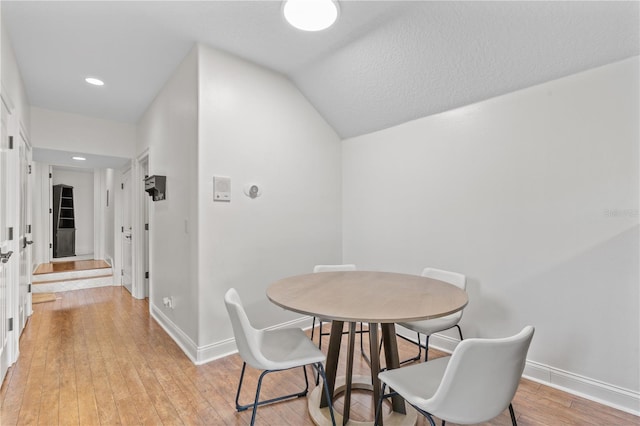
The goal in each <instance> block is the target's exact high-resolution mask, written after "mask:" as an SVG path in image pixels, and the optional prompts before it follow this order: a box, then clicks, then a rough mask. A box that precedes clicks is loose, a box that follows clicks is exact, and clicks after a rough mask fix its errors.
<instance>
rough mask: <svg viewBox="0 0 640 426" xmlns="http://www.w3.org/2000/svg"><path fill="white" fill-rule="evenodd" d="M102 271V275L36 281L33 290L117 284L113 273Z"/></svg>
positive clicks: (57, 289)
mask: <svg viewBox="0 0 640 426" xmlns="http://www.w3.org/2000/svg"><path fill="white" fill-rule="evenodd" d="M110 270H111V269H110V268H109V271H110ZM100 271H102V275H93V276H89V277H77V278H70V279H64V280H50V281H34V282H33V286H32V287H31V291H32V292H33V293H56V292H59V291H70V290H80V289H85V288H94V287H106V286H112V285H116V279H115V277H114V276H113V274H105V273H104V269H100ZM34 277H35V276H34Z"/></svg>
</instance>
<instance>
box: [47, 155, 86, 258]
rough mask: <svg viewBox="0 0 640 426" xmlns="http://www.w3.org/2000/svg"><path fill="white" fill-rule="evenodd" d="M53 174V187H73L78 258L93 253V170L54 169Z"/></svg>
mask: <svg viewBox="0 0 640 426" xmlns="http://www.w3.org/2000/svg"><path fill="white" fill-rule="evenodd" d="M52 174H53V185H59V184H64V185H69V186H73V211H74V215H75V225H76V256H81V255H84V254H90V253H93V231H94V228H93V212H94V210H93V209H94V198H93V193H94V187H93V170H86V169H78V170H71V169H61V168H58V167H53V173H52ZM54 208H55V206H54ZM54 232H55V229H54Z"/></svg>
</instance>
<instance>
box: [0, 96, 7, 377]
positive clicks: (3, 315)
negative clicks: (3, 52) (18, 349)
mask: <svg viewBox="0 0 640 426" xmlns="http://www.w3.org/2000/svg"><path fill="white" fill-rule="evenodd" d="M0 104H1V109H2V113H1V116H2V118H1V121H2V125H1V126H0V380H2V379H4V376H5V374H6V373H7V369H8V368H9V333H8V326H7V324H8V320H9V315H8V311H9V288H8V284H9V282H8V277H7V269H8V268H7V261H8V256H9V240H8V235H7V234H8V232H7V210H8V209H7V207H8V206H7V193H8V190H9V184H8V181H9V179H8V178H9V176H8V175H7V154H8V153H7V150H8V148H9V143H8V133H7V121H8V120H9V111H8V110H7V109H6V107H5V105H4V103H3V102H2V100H0Z"/></svg>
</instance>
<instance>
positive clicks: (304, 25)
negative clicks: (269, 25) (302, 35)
mask: <svg viewBox="0 0 640 426" xmlns="http://www.w3.org/2000/svg"><path fill="white" fill-rule="evenodd" d="M283 13H284V17H285V19H286V20H287V22H289V23H290V24H291V25H293V26H294V27H296V28H298V29H300V30H303V31H321V30H324V29H326V28H329V27H330V26H331V25H333V23H334V22H336V19H338V3H337V2H336V1H334V0H287V1H285V3H284V8H283Z"/></svg>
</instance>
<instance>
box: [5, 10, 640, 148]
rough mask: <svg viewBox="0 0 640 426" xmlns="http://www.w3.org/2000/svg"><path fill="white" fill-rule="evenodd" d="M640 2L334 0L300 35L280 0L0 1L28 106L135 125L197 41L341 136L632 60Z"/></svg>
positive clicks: (639, 35)
mask: <svg viewBox="0 0 640 426" xmlns="http://www.w3.org/2000/svg"><path fill="white" fill-rule="evenodd" d="M639 6H640V3H638V2H637V1H623V2H612V1H586V2H581V1H566V2H559V1H557V2H554V1H549V2H547V1H531V2H525V1H514V2H505V1H496V2H485V1H468V2H453V1H447V2H439V1H408V2H403V1H340V16H339V19H338V22H337V23H336V24H335V25H334V26H333V27H331V28H330V29H328V30H326V31H322V32H317V33H307V32H302V31H299V30H296V29H294V28H292V27H290V26H289V25H288V24H287V23H286V22H285V21H284V19H283V17H282V13H281V9H282V3H281V2H279V1H208V2H205V1H195V2H190V1H160V2H156V1H86V2H83V1H44V2H38V1H6V0H3V1H2V2H1V7H2V21H3V24H4V25H6V28H7V32H8V34H9V37H10V40H11V43H12V45H13V48H14V51H15V54H16V57H17V61H18V66H19V68H20V72H21V74H22V77H23V80H24V83H25V86H26V90H27V95H28V97H29V101H30V103H31V104H32V105H34V106H37V107H42V108H47V109H54V110H60V111H65V112H72V113H78V114H83V115H89V116H93V117H99V118H105V119H110V120H116V121H124V122H130V123H135V122H137V120H138V119H139V118H140V117H141V115H142V114H143V112H144V111H145V109H146V108H147V107H148V105H149V104H150V102H151V101H152V100H153V98H154V97H155V95H156V94H157V93H158V91H159V90H160V89H161V87H162V86H163V85H164V83H165V82H166V81H167V79H168V78H169V76H170V75H171V73H172V72H173V70H174V69H175V68H176V67H177V65H178V64H179V63H180V61H181V60H182V59H183V58H184V57H185V56H186V54H187V53H188V52H189V50H190V49H191V48H192V47H193V45H194V43H196V42H201V43H204V44H207V45H210V46H213V47H216V48H220V49H223V50H226V51H229V52H231V53H234V54H236V55H238V56H240V57H243V58H246V59H248V60H250V61H253V62H255V63H258V64H260V65H263V66H265V67H268V68H271V69H273V70H275V71H277V72H280V73H282V74H284V75H286V76H287V77H288V78H290V79H291V80H292V81H293V82H294V83H295V84H296V85H297V86H298V88H299V89H300V91H301V92H302V93H303V94H304V95H305V96H306V97H307V98H308V99H309V101H310V102H311V103H312V104H313V105H314V106H315V107H316V109H317V110H318V111H319V112H320V113H321V114H322V115H323V116H324V117H325V119H326V120H327V121H328V122H329V123H330V124H331V125H332V126H333V127H334V128H335V130H336V131H337V132H338V134H339V135H340V136H341V137H343V138H347V137H351V136H356V135H360V134H365V133H369V132H372V131H376V130H380V129H383V128H386V127H390V126H393V125H396V124H400V123H403V122H406V121H409V120H412V119H415V118H419V117H423V116H427V115H431V114H435V113H438V112H442V111H446V110H450V109H454V108H457V107H460V106H463V105H468V104H471V103H474V102H478V101H481V100H484V99H488V98H491V97H494V96H498V95H501V94H504V93H508V92H511V91H515V90H518V89H522V88H525V87H529V86H532V85H535V84H538V83H542V82H545V81H549V80H552V79H555V78H559V77H562V76H566V75H570V74H574V73H577V72H580V71H582V70H586V69H589V68H593V67H597V66H600V65H604V64H608V63H611V62H615V61H618V60H622V59H625V58H628V57H631V56H636V55H639V54H640V7H639ZM89 75H91V76H96V77H99V78H101V79H103V80H104V81H105V83H106V84H105V86H104V87H102V88H96V87H91V86H89V85H87V84H86V83H85V82H84V77H86V76H89Z"/></svg>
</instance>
